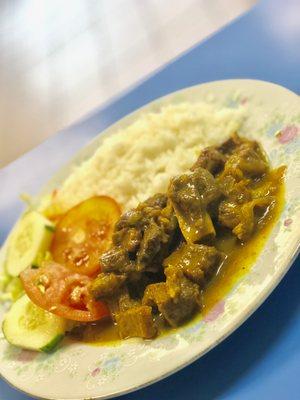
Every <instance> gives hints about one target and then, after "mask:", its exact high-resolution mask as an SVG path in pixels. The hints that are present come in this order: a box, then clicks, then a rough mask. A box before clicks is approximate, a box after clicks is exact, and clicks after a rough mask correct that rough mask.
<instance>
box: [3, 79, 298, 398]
mask: <svg viewBox="0 0 300 400" xmlns="http://www.w3.org/2000/svg"><path fill="white" fill-rule="evenodd" d="M232 83H234V84H239V83H241V84H245V83H246V84H251V83H255V84H256V85H257V84H259V85H262V86H273V87H275V88H277V89H280V90H281V91H285V92H287V93H288V94H290V95H293V96H295V98H297V99H299V101H300V98H299V96H298V95H297V94H296V93H295V92H293V91H292V90H290V89H287V88H285V87H283V86H281V85H278V84H276V83H273V82H269V81H264V80H256V79H224V80H215V81H210V82H205V83H200V84H197V85H192V86H187V87H184V88H181V89H179V90H176V91H173V92H170V93H168V94H166V95H164V96H161V97H158V98H156V99H154V100H152V101H151V102H149V103H146V104H144V105H143V106H142V107H139V108H136V109H135V110H134V111H132V112H130V113H128V114H126V115H124V116H123V117H121V118H119V119H118V120H117V121H115V122H114V123H112V124H110V125H109V126H107V127H106V128H105V129H103V130H101V131H100V132H99V133H98V134H97V135H95V137H94V138H93V139H92V140H90V141H89V142H88V143H87V144H85V145H84V146H83V147H81V148H80V149H79V150H78V151H77V152H76V153H75V154H74V155H73V156H72V157H70V158H69V160H68V161H67V162H66V163H64V164H63V165H62V166H61V167H60V168H59V170H58V171H57V172H56V173H54V175H53V176H52V177H51V178H50V179H49V180H48V181H47V183H46V184H45V185H42V187H41V190H40V191H39V194H38V197H37V199H38V201H39V200H40V198H41V196H43V195H44V194H45V191H49V187H50V186H51V183H52V182H53V180H55V177H56V176H58V175H59V174H60V173H64V174H65V172H66V169H67V170H68V169H69V168H70V167H71V166H72V164H73V163H75V164H77V165H79V163H80V158H81V156H80V155H81V153H82V152H84V151H89V150H90V148H92V147H93V145H94V144H95V143H97V142H99V145H101V143H102V141H103V139H104V138H105V137H108V136H110V135H112V134H113V132H117V130H118V125H119V124H120V123H122V124H124V123H125V126H124V128H126V127H127V126H128V125H129V124H130V123H132V122H134V119H135V118H138V117H139V116H140V115H139V114H140V113H142V112H143V111H144V110H145V109H147V108H149V107H151V106H152V105H153V104H154V103H162V104H159V106H162V105H163V104H164V103H163V102H164V101H166V100H168V98H169V97H173V96H176V95H179V94H180V93H181V92H185V91H187V90H191V91H192V90H196V89H197V88H198V87H200V86H201V87H202V88H203V87H207V89H208V90H209V86H210V85H216V84H225V85H227V84H229V85H230V84H232ZM71 128H72V125H71ZM94 151H95V149H94ZM68 175H69V172H68V173H67V175H66V176H68ZM66 176H65V177H64V179H66ZM21 215H22V214H21ZM21 215H20V216H19V218H20V217H21ZM19 218H18V220H19ZM18 220H17V222H18ZM12 229H13V227H12V228H11V230H10V232H9V235H10V233H11V231H12ZM273 230H274V227H273V228H272V231H273ZM272 231H271V232H272ZM9 235H8V236H7V238H8V237H9ZM295 239H296V240H295V243H294V246H293V250H292V251H291V252H290V254H289V257H288V258H287V259H286V261H285V262H284V263H282V265H283V267H282V268H281V269H280V273H279V274H278V276H276V279H273V280H271V281H270V282H269V283H268V284H267V285H266V287H265V289H264V290H262V291H260V292H259V294H258V296H257V297H256V299H255V301H253V302H251V303H250V304H249V305H247V306H246V307H245V309H244V310H243V312H242V314H241V315H240V316H239V318H238V320H237V321H235V323H233V324H232V325H231V326H230V328H229V329H227V330H226V332H225V333H224V334H223V335H222V336H220V337H219V338H218V339H217V340H216V341H215V342H214V343H212V344H211V345H210V346H208V347H207V348H206V349H205V350H203V351H202V352H201V351H200V352H199V353H198V354H197V355H195V356H194V357H191V358H190V359H189V360H187V361H185V362H181V364H180V365H178V366H175V367H174V368H172V369H170V370H169V371H168V372H166V373H164V374H162V375H161V376H159V377H156V378H152V379H149V380H147V381H145V382H144V383H142V384H140V385H138V386H134V387H132V385H131V386H130V385H128V387H126V388H124V389H120V390H117V391H115V392H111V393H110V394H109V395H100V396H91V397H88V399H89V400H100V399H101V400H105V399H110V398H113V397H116V396H121V395H125V394H128V393H132V392H134V391H137V390H140V389H142V388H145V387H147V386H150V385H151V384H153V383H155V382H158V381H161V380H163V379H165V378H167V377H168V376H170V375H172V374H174V373H176V372H178V371H180V370H181V369H183V368H185V367H186V366H188V365H190V364H192V363H193V362H195V361H196V360H198V359H200V358H201V357H202V356H204V355H205V354H206V353H208V352H209V351H210V350H212V349H213V348H215V347H216V346H217V345H219V344H220V343H221V342H223V341H224V340H225V339H226V338H227V337H229V336H230V335H231V334H232V333H233V332H234V331H235V330H237V329H238V328H239V327H240V326H241V325H242V324H243V323H244V322H245V321H246V320H247V319H248V318H249V317H250V316H251V315H252V314H253V313H254V312H255V311H257V310H258V308H259V307H260V306H261V305H262V304H263V302H264V301H265V300H266V299H267V298H268V297H269V296H270V294H271V293H272V292H273V290H274V289H275V288H276V287H277V286H278V284H279V283H280V282H281V280H282V279H283V277H284V276H285V275H286V273H287V272H288V271H289V269H290V268H291V266H292V265H293V263H294V261H295V260H296V258H297V256H298V254H299V252H300V231H299V233H298V235H297V236H295ZM6 242H7V239H6V240H5V242H4V243H3V244H2V246H1V250H3V248H4V247H5V244H6ZM264 247H265V246H264ZM253 265H255V263H254V264H253ZM3 267H4V266H2V268H3ZM0 378H1V379H3V381H4V382H6V383H7V384H8V385H9V386H11V387H12V388H14V389H16V390H17V391H19V392H21V393H23V394H26V395H29V396H32V397H33V398H37V399H42V400H57V399H58V398H57V397H41V396H38V395H34V394H32V393H31V392H27V391H26V390H23V389H20V388H19V387H17V386H15V385H14V384H12V383H11V382H10V381H9V380H7V378H6V377H4V376H3V374H2V373H1V372H0ZM84 399H85V397H82V396H81V397H72V398H70V397H68V398H60V400H84Z"/></svg>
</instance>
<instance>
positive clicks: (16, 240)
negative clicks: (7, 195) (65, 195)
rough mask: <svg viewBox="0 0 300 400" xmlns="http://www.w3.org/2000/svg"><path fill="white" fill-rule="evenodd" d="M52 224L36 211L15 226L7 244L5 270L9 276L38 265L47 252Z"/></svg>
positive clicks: (25, 216)
mask: <svg viewBox="0 0 300 400" xmlns="http://www.w3.org/2000/svg"><path fill="white" fill-rule="evenodd" d="M53 229H54V227H53V224H52V223H51V221H49V220H48V219H47V218H45V217H44V216H43V215H42V214H40V213H38V212H37V211H29V212H27V213H26V214H24V216H23V217H22V218H21V219H20V221H19V222H18V224H17V225H16V227H15V229H14V231H13V233H12V235H11V237H10V239H9V244H8V251H7V257H6V261H5V268H6V271H7V272H8V274H9V275H11V276H18V275H19V273H20V272H22V271H23V270H24V269H25V268H26V267H28V266H29V265H31V264H34V265H39V264H40V261H41V260H43V259H44V256H45V253H46V251H47V250H48V248H49V246H50V243H51V239H52V235H53Z"/></svg>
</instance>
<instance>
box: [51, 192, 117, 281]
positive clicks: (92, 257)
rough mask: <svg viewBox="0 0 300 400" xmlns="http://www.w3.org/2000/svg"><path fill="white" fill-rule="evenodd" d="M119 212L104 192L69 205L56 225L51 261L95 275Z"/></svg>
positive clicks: (85, 273) (76, 270)
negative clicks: (70, 206) (69, 207)
mask: <svg viewBox="0 0 300 400" xmlns="http://www.w3.org/2000/svg"><path fill="white" fill-rule="evenodd" d="M120 214H121V209H120V206H119V205H118V204H117V203H116V202H115V200H113V199H112V198H110V197H107V196H95V197H91V198H89V199H88V200H85V201H83V202H82V203H79V204H78V205H76V206H75V207H73V208H71V209H70V210H69V211H68V212H67V213H66V214H64V215H63V216H62V217H61V219H60V220H59V222H58V224H57V226H56V229H55V233H54V236H53V239H52V244H51V248H50V250H51V253H52V256H53V259H54V261H56V262H58V263H60V264H62V265H65V266H66V267H68V268H70V269H71V270H72V271H74V272H78V273H80V274H83V275H88V276H95V275H96V274H97V272H99V270H100V264H99V257H100V255H101V254H102V253H104V252H105V251H106V250H107V249H108V247H109V245H110V243H111V238H112V233H113V229H114V225H115V223H116V222H117V220H118V219H119V217H120Z"/></svg>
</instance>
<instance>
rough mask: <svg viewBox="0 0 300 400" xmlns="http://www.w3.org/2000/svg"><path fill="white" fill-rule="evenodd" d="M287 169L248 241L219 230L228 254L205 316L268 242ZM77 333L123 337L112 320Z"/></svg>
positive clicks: (106, 340) (105, 340) (97, 341)
mask: <svg viewBox="0 0 300 400" xmlns="http://www.w3.org/2000/svg"><path fill="white" fill-rule="evenodd" d="M284 171H285V170H284V168H282V175H281V179H279V180H278V190H277V192H276V194H275V200H274V203H273V206H272V207H271V208H270V209H269V210H267V211H266V213H265V216H264V218H263V223H262V224H261V226H258V228H257V230H256V232H255V233H254V234H253V235H252V237H251V238H250V239H249V240H248V241H247V242H246V243H240V242H239V241H238V240H235V238H234V237H233V236H232V235H229V234H228V232H226V233H225V232H224V233H223V232H222V231H220V232H219V233H218V236H217V239H216V243H215V246H216V247H217V248H218V249H219V250H221V251H223V252H225V253H226V254H227V258H226V260H225V261H224V263H223V265H222V267H221V268H219V270H218V272H217V274H216V276H215V277H214V278H213V279H212V281H211V282H210V283H209V285H208V286H207V287H206V288H205V290H204V292H203V308H202V310H201V315H202V316H205V314H207V313H208V312H209V311H210V310H211V309H212V308H213V307H214V305H215V304H216V303H218V302H219V301H220V300H221V299H222V298H224V297H225V296H226V294H227V293H228V292H229V291H230V289H231V288H232V287H233V286H234V285H235V284H236V283H237V282H238V280H239V279H240V278H241V277H242V276H243V275H245V274H246V273H247V272H249V270H250V268H251V266H252V265H253V264H254V263H255V261H256V259H257V257H258V256H259V254H260V252H261V250H262V249H263V247H264V245H265V244H266V241H267V239H268V237H269V235H270V233H271V231H272V229H273V227H274V226H275V224H276V222H277V221H278V218H279V216H280V214H281V212H282V209H283V206H284V183H283V179H282V178H283V175H284ZM264 179H265V180H268V174H266V176H265V177H264ZM173 330H174V329H172V331H173ZM165 331H167V332H168V331H171V329H169V330H164V332H163V333H165ZM75 336H76V340H80V341H82V342H85V343H89V344H93V345H99V346H100V345H102V344H110V345H114V344H117V342H118V341H119V340H120V339H119V337H118V333H117V329H116V327H115V326H114V325H113V323H112V322H111V320H104V321H101V322H98V323H95V324H90V325H87V326H86V327H85V328H84V331H80V333H79V334H78V335H77V334H76V335H75Z"/></svg>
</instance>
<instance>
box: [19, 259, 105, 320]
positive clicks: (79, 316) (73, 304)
mask: <svg viewBox="0 0 300 400" xmlns="http://www.w3.org/2000/svg"><path fill="white" fill-rule="evenodd" d="M20 278H21V281H22V283H23V287H24V289H25V292H26V294H27V295H28V297H29V298H30V299H31V301H32V302H33V303H34V304H36V305H37V306H39V307H41V308H43V309H44V310H47V311H50V312H51V313H53V314H56V315H59V316H60V317H63V318H66V319H69V320H72V321H81V322H90V321H97V320H99V319H101V318H103V317H106V316H108V315H110V313H109V310H108V308H107V306H106V305H105V304H104V303H102V302H100V301H95V300H94V299H93V298H92V296H91V295H90V293H89V285H90V283H91V281H92V278H90V277H88V276H85V275H81V274H77V273H72V272H71V271H70V270H69V269H68V268H66V267H64V266H62V265H59V264H57V263H54V262H52V261H48V262H44V263H43V265H42V267H41V268H38V269H33V268H32V267H28V268H27V269H25V270H24V271H23V272H21V274H20Z"/></svg>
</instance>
